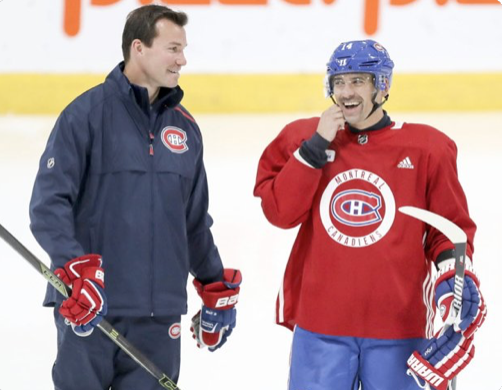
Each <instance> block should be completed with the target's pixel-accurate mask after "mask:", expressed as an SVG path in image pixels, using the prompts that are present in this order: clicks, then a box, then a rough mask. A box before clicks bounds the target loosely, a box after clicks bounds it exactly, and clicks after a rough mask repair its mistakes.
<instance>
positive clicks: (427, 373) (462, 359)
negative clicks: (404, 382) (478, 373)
mask: <svg viewBox="0 0 502 390" xmlns="http://www.w3.org/2000/svg"><path fill="white" fill-rule="evenodd" d="M473 339H474V337H473V336H472V335H471V337H469V338H466V337H464V335H463V334H462V332H455V330H454V329H453V326H450V327H448V329H446V331H445V332H444V334H442V335H441V334H440V333H438V334H436V335H435V336H434V338H432V339H431V340H428V341H427V342H426V343H424V346H423V347H422V348H421V349H420V351H415V352H413V354H412V355H411V356H410V358H409V359H408V362H407V363H408V375H411V376H413V378H414V379H415V381H416V382H417V384H418V385H419V387H420V388H422V389H427V388H428V387H427V386H426V384H428V385H429V386H430V387H432V388H433V389H436V390H447V389H448V384H449V382H450V381H451V380H452V379H453V378H455V377H456V376H457V375H458V374H459V373H460V372H461V371H462V370H463V369H464V368H465V367H466V366H467V365H468V364H469V362H470V361H471V360H472V358H473V357H474V351H475V348H474V344H473V343H472V342H473Z"/></svg>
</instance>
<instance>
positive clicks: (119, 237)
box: [30, 63, 223, 316]
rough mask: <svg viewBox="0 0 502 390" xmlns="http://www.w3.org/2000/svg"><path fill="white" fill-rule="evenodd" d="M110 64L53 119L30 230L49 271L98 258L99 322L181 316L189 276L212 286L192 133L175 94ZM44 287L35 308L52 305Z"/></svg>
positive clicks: (217, 271)
mask: <svg viewBox="0 0 502 390" xmlns="http://www.w3.org/2000/svg"><path fill="white" fill-rule="evenodd" d="M122 70H123V63H121V64H119V65H118V66H117V67H116V68H115V69H114V70H113V71H112V72H111V73H110V74H109V75H108V77H107V78H106V80H105V82H104V83H103V84H100V85H98V86H96V87H94V88H92V89H91V90H89V91H87V92H85V93H84V94H82V95H81V96H79V97H78V98H77V99H75V100H74V101H73V102H72V103H71V104H70V105H69V106H68V107H67V108H66V109H65V110H64V111H63V112H62V113H61V115H60V116H59V118H58V120H57V122H56V124H55V127H54V129H53V131H52V133H51V135H50V138H49V141H48V144H47V147H46V149H45V151H44V153H43V155H42V157H41V161H40V167H39V171H38V174H37V177H36V181H35V185H34V189H33V194H32V199H31V203H30V218H31V230H32V232H33V234H34V236H35V238H36V239H37V241H38V242H39V244H40V245H41V246H42V248H43V249H44V250H45V251H46V252H47V253H48V254H49V256H50V258H51V261H52V269H54V268H57V267H61V266H63V265H64V264H65V263H66V262H67V261H68V260H70V259H72V258H74V257H77V256H81V255H83V254H86V253H98V254H101V255H102V256H103V267H104V269H105V284H106V288H105V291H106V295H107V297H108V313H109V314H110V315H118V316H151V315H157V316H161V315H179V314H185V313H186V306H187V304H186V301H187V295H186V284H187V278H188V274H189V273H191V274H192V275H193V276H194V277H196V278H198V279H200V280H201V281H203V282H212V281H215V280H221V277H222V273H223V267H222V263H221V259H220V256H219V254H218V250H217V248H216V246H215V245H214V242H213V237H212V234H211V232H210V226H211V225H212V219H211V217H210V216H209V214H208V212H207V210H208V189H207V180H206V173H205V169H204V164H203V159H202V152H203V148H202V138H201V133H200V130H199V128H198V126H197V124H196V123H195V121H194V120H193V118H192V117H191V116H190V114H189V113H188V112H187V111H186V110H185V109H184V108H183V107H182V106H181V105H180V104H179V103H180V101H181V99H182V97H183V91H182V90H181V88H179V87H176V88H174V89H167V88H165V89H161V90H160V93H159V98H158V99H157V101H156V102H155V103H154V105H153V106H150V104H149V99H148V93H147V90H146V89H145V88H142V87H139V86H135V85H132V84H130V83H129V81H128V80H127V78H126V77H125V76H124V74H123V73H122ZM58 295H59V293H57V292H56V291H55V290H54V289H53V288H52V286H50V285H49V286H48V289H47V294H46V297H45V301H44V305H46V306H53V305H54V304H55V303H56V302H61V301H62V297H61V296H58Z"/></svg>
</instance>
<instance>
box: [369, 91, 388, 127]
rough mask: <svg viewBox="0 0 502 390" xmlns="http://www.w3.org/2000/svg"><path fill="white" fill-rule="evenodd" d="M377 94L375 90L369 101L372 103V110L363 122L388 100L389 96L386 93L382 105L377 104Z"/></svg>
mask: <svg viewBox="0 0 502 390" xmlns="http://www.w3.org/2000/svg"><path fill="white" fill-rule="evenodd" d="M377 93H378V92H377V91H376V90H375V92H374V93H373V98H372V99H371V101H372V102H373V108H372V109H371V111H370V113H369V114H368V116H367V117H366V118H364V120H366V119H368V118H369V117H370V116H371V115H372V114H373V113H374V112H375V111H376V110H378V109H379V108H380V107H382V106H383V105H384V104H385V102H386V101H387V100H389V94H388V93H387V95H385V96H384V98H383V101H382V103H377V102H376V101H375V98H376V95H377Z"/></svg>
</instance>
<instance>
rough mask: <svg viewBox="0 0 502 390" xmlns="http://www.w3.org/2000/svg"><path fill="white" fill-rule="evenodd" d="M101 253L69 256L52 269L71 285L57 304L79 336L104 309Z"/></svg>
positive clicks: (85, 333)
mask: <svg viewBox="0 0 502 390" xmlns="http://www.w3.org/2000/svg"><path fill="white" fill-rule="evenodd" d="M101 263H102V260H101V256H99V255H93V254H91V255H84V256H81V257H78V258H76V259H73V260H70V261H69V262H67V263H66V264H65V266H64V268H58V269H56V270H55V271H54V273H55V274H56V275H57V276H58V277H59V278H60V279H61V280H62V281H63V282H65V283H66V284H67V285H69V286H71V288H72V292H71V296H70V297H69V298H68V299H66V300H65V301H64V302H63V303H62V304H61V307H60V308H59V313H60V314H61V315H62V316H63V317H64V318H65V319H66V320H67V322H69V323H70V324H71V326H72V329H73V331H74V332H75V333H76V334H77V335H79V336H88V335H90V334H91V333H92V331H93V330H94V327H95V326H96V325H98V324H99V323H100V322H101V320H102V319H103V316H104V315H106V312H107V302H106V295H105V292H104V288H105V281H104V275H105V273H104V270H103V268H101Z"/></svg>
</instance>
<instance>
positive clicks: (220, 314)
mask: <svg viewBox="0 0 502 390" xmlns="http://www.w3.org/2000/svg"><path fill="white" fill-rule="evenodd" d="M241 282H242V275H241V272H240V271H239V270H235V269H225V270H224V272H223V281H221V282H215V283H210V284H206V285H203V284H202V283H201V282H200V281H199V280H197V279H195V280H194V281H193V284H194V286H195V288H196V290H197V293H198V294H199V296H200V297H201V298H202V308H201V310H200V311H199V312H198V313H197V314H196V315H195V316H194V317H193V318H192V326H191V328H190V330H191V331H192V334H193V338H194V339H195V340H196V341H197V346H198V347H199V348H204V347H208V349H209V350H210V351H211V352H214V351H216V350H217V349H218V348H220V347H221V346H222V345H223V344H225V342H226V341H227V338H228V336H230V334H231V333H232V330H233V329H234V327H235V324H236V315H237V311H236V309H235V305H236V304H237V301H238V299H239V291H240V287H239V286H240V284H241Z"/></svg>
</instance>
